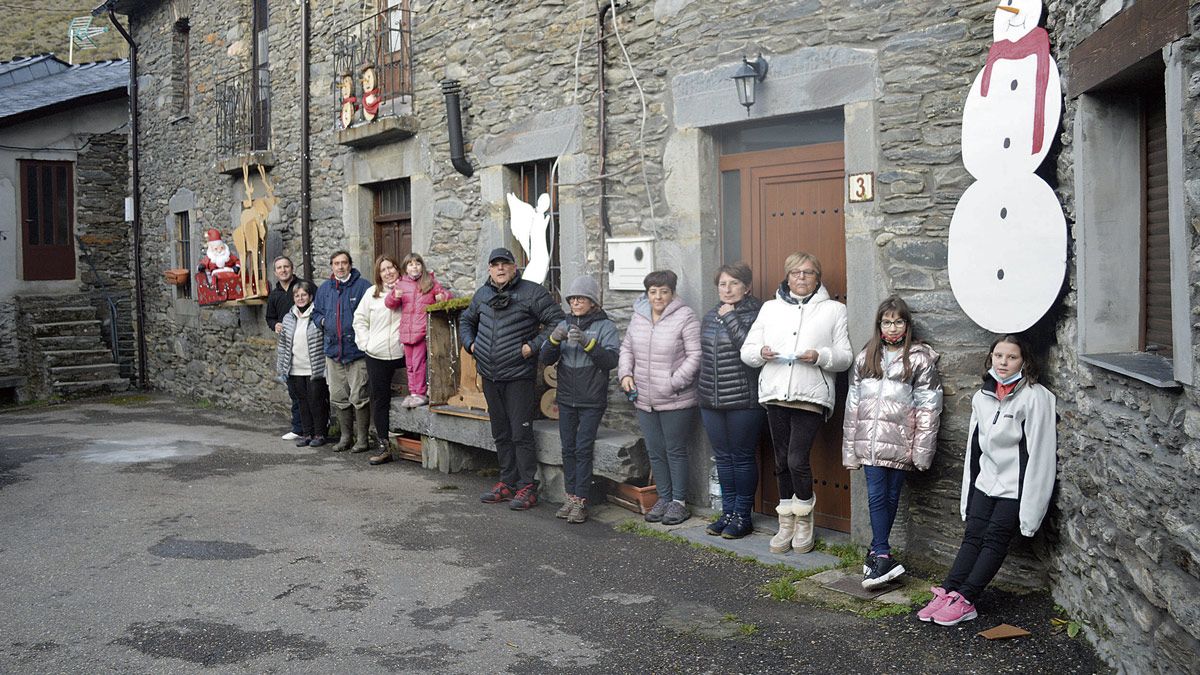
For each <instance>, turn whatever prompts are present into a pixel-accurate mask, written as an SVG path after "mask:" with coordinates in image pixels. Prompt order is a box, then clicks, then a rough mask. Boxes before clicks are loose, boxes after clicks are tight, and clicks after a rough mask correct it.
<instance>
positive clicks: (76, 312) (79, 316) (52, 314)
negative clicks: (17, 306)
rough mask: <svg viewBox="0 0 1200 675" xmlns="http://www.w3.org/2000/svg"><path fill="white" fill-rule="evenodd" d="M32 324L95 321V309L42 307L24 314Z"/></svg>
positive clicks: (88, 307) (86, 307) (87, 307)
mask: <svg viewBox="0 0 1200 675" xmlns="http://www.w3.org/2000/svg"><path fill="white" fill-rule="evenodd" d="M25 313H26V314H28V315H29V318H30V319H32V320H33V323H56V322H64V321H89V320H95V318H96V308H95V307H92V306H91V305H87V306H84V307H42V308H38V309H30V310H27V311H26V312H25Z"/></svg>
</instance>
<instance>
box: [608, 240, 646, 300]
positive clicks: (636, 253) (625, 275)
mask: <svg viewBox="0 0 1200 675" xmlns="http://www.w3.org/2000/svg"><path fill="white" fill-rule="evenodd" d="M605 244H607V246H608V287H609V289H611V290H614V291H642V290H645V287H644V286H643V285H642V281H643V280H644V279H645V278H646V275H647V274H649V273H651V272H653V271H654V238H653V237H616V238H613V239H607V240H605Z"/></svg>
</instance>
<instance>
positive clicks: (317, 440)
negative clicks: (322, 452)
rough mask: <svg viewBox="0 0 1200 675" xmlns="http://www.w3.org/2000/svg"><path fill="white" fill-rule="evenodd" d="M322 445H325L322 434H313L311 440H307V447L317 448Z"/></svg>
mask: <svg viewBox="0 0 1200 675" xmlns="http://www.w3.org/2000/svg"><path fill="white" fill-rule="evenodd" d="M322 445H325V437H324V436H313V437H312V440H311V441H309V442H308V447H310V448H319V447H321V446H322Z"/></svg>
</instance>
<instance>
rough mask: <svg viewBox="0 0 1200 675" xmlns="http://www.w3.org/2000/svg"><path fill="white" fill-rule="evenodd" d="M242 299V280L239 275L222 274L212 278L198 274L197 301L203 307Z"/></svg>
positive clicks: (201, 273)
mask: <svg viewBox="0 0 1200 675" xmlns="http://www.w3.org/2000/svg"><path fill="white" fill-rule="evenodd" d="M241 299H242V278H241V277H240V276H238V275H237V274H230V273H228V272H222V273H220V274H214V275H213V276H212V282H211V283H209V278H208V275H207V274H205V273H204V272H196V300H197V302H199V304H200V305H201V306H203V305H219V304H221V303H222V302H228V301H230V300H241Z"/></svg>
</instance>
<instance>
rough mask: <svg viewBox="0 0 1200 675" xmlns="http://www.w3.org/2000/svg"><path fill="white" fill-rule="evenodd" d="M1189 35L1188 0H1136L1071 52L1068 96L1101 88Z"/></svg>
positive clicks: (1068, 72) (1068, 60)
mask: <svg viewBox="0 0 1200 675" xmlns="http://www.w3.org/2000/svg"><path fill="white" fill-rule="evenodd" d="M1188 33H1189V28H1188V0H1138V1H1137V2H1136V3H1134V4H1133V5H1132V6H1130V7H1129V8H1128V9H1126V10H1124V11H1122V12H1121V13H1119V14H1117V15H1116V16H1114V17H1113V18H1112V19H1111V20H1109V22H1108V23H1106V24H1104V26H1102V27H1101V28H1100V29H1099V30H1097V31H1096V32H1095V33H1092V34H1091V35H1089V36H1088V37H1086V38H1084V40H1083V41H1082V42H1080V43H1079V44H1078V45H1076V47H1075V48H1074V49H1072V50H1071V53H1070V55H1069V56H1068V57H1067V66H1068V71H1067V96H1068V97H1069V98H1075V97H1076V96H1079V95H1080V94H1083V93H1085V92H1089V91H1092V90H1094V89H1098V88H1101V87H1102V86H1103V85H1105V84H1106V83H1107V82H1109V80H1111V79H1113V78H1114V77H1116V76H1117V75H1119V74H1120V73H1121V72H1122V71H1124V70H1126V69H1127V68H1130V67H1132V66H1134V65H1136V64H1138V63H1140V62H1141V61H1142V60H1144V59H1146V58H1147V57H1149V56H1152V55H1153V54H1155V53H1156V52H1158V51H1159V50H1161V49H1162V48H1163V47H1164V46H1166V45H1168V44H1170V43H1171V42H1174V41H1175V40H1178V39H1179V38H1181V37H1183V36H1185V35H1187V34H1188Z"/></svg>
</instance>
